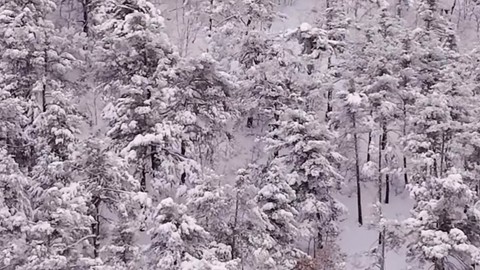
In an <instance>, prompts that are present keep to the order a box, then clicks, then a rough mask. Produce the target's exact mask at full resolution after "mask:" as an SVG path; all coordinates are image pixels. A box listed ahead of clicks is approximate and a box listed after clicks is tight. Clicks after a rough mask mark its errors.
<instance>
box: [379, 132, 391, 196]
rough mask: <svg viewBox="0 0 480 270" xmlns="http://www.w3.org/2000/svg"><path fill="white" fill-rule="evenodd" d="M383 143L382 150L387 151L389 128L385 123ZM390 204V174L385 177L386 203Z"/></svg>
mask: <svg viewBox="0 0 480 270" xmlns="http://www.w3.org/2000/svg"><path fill="white" fill-rule="evenodd" d="M382 131H383V134H382V142H381V147H380V148H381V149H382V151H385V149H386V147H387V142H388V133H387V126H386V124H385V123H383V126H382ZM380 158H381V157H380ZM389 202H390V176H389V175H388V173H387V174H386V175H385V203H386V204H388V203H389Z"/></svg>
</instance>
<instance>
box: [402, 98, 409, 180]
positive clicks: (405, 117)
mask: <svg viewBox="0 0 480 270" xmlns="http://www.w3.org/2000/svg"><path fill="white" fill-rule="evenodd" d="M402 131H403V137H404V138H405V137H406V136H407V108H406V106H405V101H404V102H403V130H402ZM403 180H404V181H405V185H408V173H407V157H406V156H405V152H404V153H403Z"/></svg>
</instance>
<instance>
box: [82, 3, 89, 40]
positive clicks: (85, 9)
mask: <svg viewBox="0 0 480 270" xmlns="http://www.w3.org/2000/svg"><path fill="white" fill-rule="evenodd" d="M82 4H83V32H84V33H85V34H86V35H87V36H88V35H89V32H90V27H89V25H88V23H89V17H88V12H89V8H90V0H84V1H83V2H82Z"/></svg>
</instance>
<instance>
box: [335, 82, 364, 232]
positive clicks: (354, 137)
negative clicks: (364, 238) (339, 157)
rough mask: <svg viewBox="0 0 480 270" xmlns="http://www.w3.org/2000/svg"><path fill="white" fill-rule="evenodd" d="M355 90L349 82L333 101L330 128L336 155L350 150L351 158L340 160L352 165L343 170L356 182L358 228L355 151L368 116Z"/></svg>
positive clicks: (358, 186) (357, 159)
mask: <svg viewBox="0 0 480 270" xmlns="http://www.w3.org/2000/svg"><path fill="white" fill-rule="evenodd" d="M347 76H348V75H347ZM350 76H351V75H350ZM347 79H348V77H347ZM357 87H358V86H357V85H356V82H355V79H354V78H350V79H348V82H347V85H346V86H345V88H346V89H345V90H341V91H338V93H337V95H336V96H335V98H334V100H333V108H334V109H333V111H332V115H331V120H330V126H331V128H333V130H335V131H336V132H337V133H338V138H337V140H338V141H337V144H338V145H337V147H339V150H338V151H339V152H340V153H344V152H346V151H351V150H352V149H353V156H349V155H346V154H344V156H345V157H347V158H349V159H351V160H353V161H352V162H353V163H354V164H353V165H351V164H347V168H346V169H348V168H351V167H353V173H354V174H355V182H356V195H357V216H358V223H359V224H360V225H362V224H363V213H362V191H361V187H362V185H361V175H360V169H361V165H362V160H361V157H360V150H359V148H360V138H361V134H365V133H367V132H368V131H369V125H368V122H369V113H368V98H367V96H366V95H365V93H362V92H361V91H359V90H358V89H357ZM342 151H343V152H342Z"/></svg>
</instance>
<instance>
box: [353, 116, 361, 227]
mask: <svg viewBox="0 0 480 270" xmlns="http://www.w3.org/2000/svg"><path fill="white" fill-rule="evenodd" d="M352 120H353V130H354V131H353V143H354V144H355V145H354V147H355V176H356V180H357V213H358V223H359V224H360V225H363V215H362V190H361V185H360V161H359V155H358V135H357V130H356V129H357V122H356V121H357V120H356V116H355V114H353V116H352Z"/></svg>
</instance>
